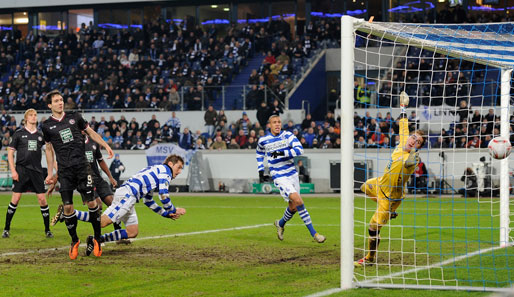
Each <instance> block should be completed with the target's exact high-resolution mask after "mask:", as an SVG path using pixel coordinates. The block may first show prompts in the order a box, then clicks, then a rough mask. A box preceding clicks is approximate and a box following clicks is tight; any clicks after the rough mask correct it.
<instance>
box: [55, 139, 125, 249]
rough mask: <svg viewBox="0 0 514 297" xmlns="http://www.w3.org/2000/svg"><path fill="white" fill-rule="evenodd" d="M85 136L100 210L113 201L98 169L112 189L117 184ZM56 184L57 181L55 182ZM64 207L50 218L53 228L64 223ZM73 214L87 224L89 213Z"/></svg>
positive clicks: (99, 152)
mask: <svg viewBox="0 0 514 297" xmlns="http://www.w3.org/2000/svg"><path fill="white" fill-rule="evenodd" d="M84 136H85V145H86V146H85V151H86V159H87V161H88V162H89V164H90V166H91V169H92V170H93V184H94V186H95V198H96V203H97V204H98V205H99V206H100V210H101V209H102V202H103V203H105V205H107V206H110V205H111V204H112V199H113V193H112V189H111V186H110V185H109V184H108V183H107V182H106V181H105V180H104V179H103V178H102V176H101V174H100V169H99V168H98V166H100V168H101V169H102V171H103V172H105V174H106V175H107V177H108V178H109V181H110V182H111V184H112V186H113V187H116V186H117V182H116V180H115V179H114V177H113V176H112V175H111V171H110V170H109V167H107V163H105V161H104V159H103V156H102V152H101V150H100V145H98V143H96V142H94V141H93V140H91V139H90V138H89V137H87V135H84ZM56 182H57V181H56ZM54 187H55V184H53V185H51V186H50V188H49V189H48V195H50V194H51V193H52V191H53V188H54ZM63 213H64V207H63V205H62V204H61V205H59V207H58V208H57V212H56V214H55V216H54V217H53V218H52V222H51V224H52V226H54V225H55V224H56V223H57V222H62V221H64V215H63ZM75 214H76V215H77V219H79V220H81V221H84V222H89V213H88V212H82V213H80V215H79V214H78V213H77V211H76V210H75ZM114 229H116V230H118V229H121V226H120V225H119V224H116V223H114ZM124 243H127V242H124Z"/></svg>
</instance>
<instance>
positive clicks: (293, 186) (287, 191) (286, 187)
mask: <svg viewBox="0 0 514 297" xmlns="http://www.w3.org/2000/svg"><path fill="white" fill-rule="evenodd" d="M273 183H274V184H275V187H277V188H278V189H279V190H280V195H282V197H283V198H284V200H285V201H286V202H288V203H289V195H291V194H292V193H299V192H300V181H299V179H298V174H293V175H291V176H283V177H279V178H275V179H274V180H273Z"/></svg>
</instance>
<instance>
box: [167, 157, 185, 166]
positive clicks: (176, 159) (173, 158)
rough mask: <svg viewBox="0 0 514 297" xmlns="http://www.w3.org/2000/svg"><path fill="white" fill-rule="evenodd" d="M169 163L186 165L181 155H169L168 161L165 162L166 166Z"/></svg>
mask: <svg viewBox="0 0 514 297" xmlns="http://www.w3.org/2000/svg"><path fill="white" fill-rule="evenodd" d="M169 162H171V163H173V164H176V163H177V162H182V164H185V163H184V159H182V157H181V156H179V155H169V156H167V157H166V160H164V164H168V163H169Z"/></svg>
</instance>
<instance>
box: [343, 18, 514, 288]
mask: <svg viewBox="0 0 514 297" xmlns="http://www.w3.org/2000/svg"><path fill="white" fill-rule="evenodd" d="M493 25H494V26H491V28H490V29H484V30H483V32H481V31H480V30H481V29H480V28H481V27H480V26H476V27H478V29H476V28H471V27H469V28H468V27H465V26H464V25H463V26H458V25H446V26H445V25H427V24H399V23H396V24H395V23H371V22H367V21H365V20H362V19H356V18H353V17H350V16H343V17H342V18H341V181H340V182H341V183H340V184H341V191H340V195H341V197H340V199H341V289H343V290H346V289H351V288H356V287H376V288H413V289H443V290H470V291H498V292H503V291H507V290H511V288H512V285H513V283H514V276H513V277H512V278H511V277H510V272H509V273H508V274H509V276H505V275H504V274H505V272H506V271H509V269H510V268H509V267H510V266H512V267H513V268H514V252H513V251H511V250H510V249H511V248H512V236H511V234H510V231H511V227H510V224H511V220H510V216H511V213H510V197H509V195H510V180H509V177H510V174H511V173H510V170H509V160H508V158H506V159H504V160H501V161H494V162H496V163H494V166H496V168H498V169H499V170H498V173H497V179H498V180H499V199H498V198H495V197H493V196H494V195H493V194H491V195H490V196H489V197H480V196H479V197H478V198H473V199H472V198H470V197H464V199H465V200H462V201H461V200H459V199H460V197H457V194H455V193H453V194H448V195H446V194H441V193H443V192H442V189H441V188H440V187H439V188H437V186H436V187H435V188H436V189H435V190H439V193H440V194H438V196H437V197H436V199H440V201H442V202H440V204H441V205H443V204H445V203H446V204H448V205H449V206H448V209H449V211H450V212H451V217H450V218H451V219H453V220H455V221H456V223H455V224H454V225H451V226H447V225H444V226H443V225H441V226H436V225H433V224H432V223H429V222H428V219H427V222H426V223H424V224H425V225H415V224H411V223H410V222H409V223H407V222H405V223H403V222H402V223H401V224H399V223H396V222H395V226H394V227H395V230H401V232H400V233H397V234H396V233H395V234H393V231H391V232H389V233H388V234H389V235H388V236H389V237H386V238H382V243H381V246H380V248H379V252H378V253H379V254H380V250H388V248H389V247H391V245H388V244H387V243H384V241H393V240H396V241H398V242H400V243H399V244H398V246H400V247H398V248H397V250H396V252H397V253H398V255H399V256H398V257H400V259H401V261H402V264H401V265H400V264H398V263H395V260H394V259H392V257H391V256H389V260H387V261H384V262H381V263H380V264H379V265H376V267H374V268H373V270H369V271H366V270H365V269H366V268H365V267H364V270H363V268H354V261H355V260H356V259H357V258H359V255H358V253H357V252H356V251H360V252H362V251H363V250H365V249H366V247H363V246H362V242H365V240H364V239H363V238H365V237H366V236H367V235H368V234H367V233H365V234H364V233H363V232H362V230H365V228H366V227H364V225H365V224H367V221H365V222H363V219H361V218H362V217H365V218H366V219H367V220H369V219H370V217H371V215H370V214H371V213H370V212H366V211H371V210H372V209H371V208H372V207H374V205H376V204H373V203H371V202H367V201H365V200H366V199H367V198H366V197H364V194H362V193H360V192H358V191H356V190H355V189H354V182H355V179H354V159H357V158H356V156H357V155H358V152H357V151H356V150H355V149H354V143H355V139H354V113H355V112H356V111H357V109H355V108H354V104H355V94H354V92H355V88H356V87H355V85H354V84H355V82H356V78H355V68H356V66H355V63H356V62H355V43H356V36H357V33H356V32H357V31H358V32H361V36H363V35H362V34H364V37H363V38H364V39H366V38H367V39H366V41H365V43H366V42H368V43H371V42H370V40H371V41H375V40H378V41H384V40H387V41H388V42H390V43H392V44H394V45H393V46H396V45H398V46H403V47H408V48H412V47H415V48H419V49H420V51H425V50H426V51H432V52H433V53H434V56H435V55H444V56H446V57H448V59H457V60H459V59H460V60H462V61H467V62H470V61H471V62H472V63H473V65H480V67H482V66H484V67H492V68H496V69H498V71H499V73H500V77H499V79H498V82H497V84H498V85H499V86H500V87H499V90H498V91H497V92H496V93H494V92H493V93H494V94H493V95H494V96H496V95H498V96H497V97H499V98H498V100H497V102H498V104H497V105H495V106H494V105H493V106H492V107H490V106H488V105H485V104H484V105H483V106H478V109H479V110H480V111H486V110H487V109H489V108H494V109H495V112H496V111H497V112H498V113H499V116H501V129H500V133H501V136H502V137H505V138H507V139H509V138H510V133H511V132H510V122H509V117H510V114H509V111H510V100H511V94H510V90H511V81H512V70H513V66H514V51H512V52H507V53H506V54H504V55H503V54H499V53H498V52H500V51H501V50H505V49H506V46H505V44H510V43H511V42H512V44H513V45H514V37H508V36H507V37H506V32H505V30H504V29H505V27H506V26H507V27H508V28H511V27H512V28H514V24H505V26H503V24H493ZM497 28H498V30H497V31H495V30H496V29H497ZM475 30H476V31H475ZM366 34H368V35H367V37H366V36H365V35H366ZM438 34H439V37H441V38H439V37H437V35H438ZM473 34H474V35H473ZM480 34H482V35H483V36H484V37H483V38H482V39H480V37H477V36H478V35H480ZM510 34H511V35H513V34H512V33H510ZM471 35H473V36H471ZM432 36H436V37H435V39H432ZM442 36H446V37H448V36H449V38H447V39H444V38H443V37H442ZM466 36H468V37H466ZM513 36H514V35H513ZM373 38H374V39H373ZM452 38H455V40H456V41H455V42H456V44H452V40H451V39H452ZM465 38H470V39H473V38H474V39H475V40H476V42H475V43H473V42H469V44H467V45H462V44H464V43H466V41H461V40H464V39H465ZM495 38H496V40H497V41H498V42H497V44H496V45H491V44H493V43H488V42H485V41H487V40H490V41H491V42H493V41H494V39H495ZM372 39H373V40H372ZM484 40H485V41H484ZM460 42H462V44H461V43H460ZM503 42H504V43H503ZM380 46H381V45H380ZM495 46H497V47H498V50H496V48H495ZM380 50H381V49H378V53H377V52H375V53H374V54H376V55H379V56H380ZM406 51H408V50H405V51H404V52H402V55H404V57H405V60H407V56H408V54H407V53H406ZM387 55H393V57H392V58H391V57H388V58H387V59H389V61H390V63H391V64H392V63H395V57H394V55H395V53H394V52H393V54H390V52H388V54H387ZM364 57H365V59H367V58H368V56H367V53H365V54H364ZM381 58H382V57H379V58H378V63H385V62H384V60H386V58H385V54H384V57H383V58H384V60H381ZM409 58H410V57H409ZM374 62H375V60H373V62H371V59H370V61H367V60H366V61H365V62H364V64H365V65H366V67H368V66H372V67H378V68H379V74H378V75H377V77H378V78H376V77H374V78H373V79H376V80H377V81H380V68H381V67H382V68H385V66H383V65H371V64H369V65H368V63H374ZM387 67H390V68H391V69H393V68H394V67H395V66H394V65H390V66H387ZM405 67H406V68H407V66H405ZM365 71H366V74H367V73H368V71H367V69H366V70H365ZM392 71H393V70H392ZM392 71H391V72H392ZM478 71H479V70H478V66H477V69H475V68H474V69H472V70H471V71H470V73H475V72H476V73H478ZM366 79H367V78H366ZM418 81H419V80H418ZM379 83H380V82H379ZM379 83H377V84H379ZM430 83H431V84H432V83H434V84H435V81H430ZM445 83H446V82H445ZM376 92H377V95H378V96H380V95H382V94H378V93H379V90H378V86H377V90H376ZM484 92H485V91H484ZM420 93H421V91H420ZM470 93H471V92H470ZM430 94H432V93H430ZM409 95H411V96H412V95H413V97H417V96H418V94H409ZM421 97H422V96H421ZM373 100H375V99H371V103H370V104H369V105H370V106H371V105H375V106H374V108H375V107H377V106H379V104H377V103H374V102H373ZM416 100H418V99H416ZM419 100H421V99H419ZM428 100H431V98H430V96H429V97H428ZM417 106H418V107H416V106H414V107H412V109H409V112H410V111H411V110H413V111H419V104H418V105H417ZM397 107H398V106H393V104H391V106H390V108H389V109H390V110H391V112H392V113H393V112H394V110H395V109H397ZM457 109H458V105H457V106H455V110H457ZM369 110H372V109H371V108H370V109H369ZM420 124H421V125H422V126H423V125H425V126H426V127H428V131H429V132H430V128H431V125H434V123H420ZM440 124H441V126H444V125H449V124H450V123H449V122H444V120H441V122H440ZM438 129H439V128H438ZM428 134H430V133H428ZM428 136H429V135H427V137H428ZM427 141H428V139H427ZM391 142H392V141H391ZM441 148H442V147H441ZM363 150H364V149H363ZM374 150H375V149H374ZM425 150H427V151H428V152H427V153H424V154H423V156H424V157H425V156H426V155H429V156H430V154H431V156H432V157H434V158H436V157H435V156H434V154H436V153H437V152H439V151H442V152H443V154H444V150H443V149H441V150H438V149H437V148H433V149H432V148H430V144H429V148H428V149H425ZM465 150H466V149H464V150H462V151H456V150H455V149H448V150H447V154H450V153H451V154H453V155H455V154H461V155H465V158H463V159H465V160H466V162H469V164H471V162H472V158H475V156H476V155H479V154H486V152H487V149H483V148H482V149H477V150H475V151H469V152H468V151H465ZM382 152H383V149H382ZM471 152H473V153H471ZM475 152H476V153H475ZM364 155H365V156H366V158H367V156H370V158H377V162H376V164H383V162H385V161H382V160H383V159H384V158H383V157H381V156H382V155H380V156H379V154H378V153H375V151H373V153H370V152H367V149H366V153H364ZM380 158H382V159H380ZM426 158H427V159H428V157H426ZM443 158H444V155H443ZM476 161H478V160H476ZM451 162H453V161H451ZM454 162H455V163H457V161H454ZM463 163H465V162H463ZM491 163H492V164H493V161H491ZM443 166H444V165H443ZM451 166H453V168H457V167H458V166H461V167H462V166H465V167H466V166H468V164H464V165H459V164H453V163H452V164H451ZM469 166H471V165H469ZM491 166H493V165H491ZM378 167H380V166H378ZM461 167H458V170H460V168H461ZM373 170H374V171H375V176H374V177H376V176H379V175H380V172H382V171H383V168H377V167H375V168H373ZM442 170H443V171H442V172H443V175H442V180H444V177H445V176H444V174H445V173H444V168H443V169H442ZM458 170H457V169H454V170H453V171H452V172H455V173H452V174H454V175H456V174H457V173H456V172H457V171H458ZM458 173H462V172H461V171H459V172H458ZM439 178H441V177H439ZM451 178H452V179H453V178H454V177H453V176H452V177H451ZM459 178H460V176H458V177H457V176H455V179H459ZM450 184H451V186H452V187H456V186H455V185H454V183H453V182H450ZM415 190H416V189H415ZM415 193H416V191H415ZM363 197H364V198H363ZM416 197H418V196H414V200H415V199H417V198H416ZM359 199H360V200H359ZM430 199H431V198H430V197H428V196H426V197H424V198H423V201H424V203H425V201H427V202H426V203H425V204H426V208H427V209H426V210H424V211H426V212H423V215H424V216H426V217H430V216H432V215H433V216H438V215H439V214H438V212H439V211H442V210H443V208H442V206H441V208H440V209H435V210H429V209H428V208H429V204H430V203H431V202H430ZM406 200H409V197H407V198H406V199H405V201H406ZM420 201H421V199H420ZM455 201H458V203H462V205H464V206H463V207H462V208H464V209H465V210H463V212H464V215H463V216H466V215H471V214H472V212H471V209H472V207H475V204H474V203H476V207H477V210H476V212H477V213H479V215H477V217H476V219H477V222H478V226H477V228H476V229H475V231H477V230H482V229H481V228H483V229H484V230H486V231H484V232H488V233H487V234H488V235H489V234H491V237H492V236H494V238H493V239H491V238H488V239H486V238H485V236H482V235H480V236H477V237H476V238H475V237H473V239H469V241H470V243H469V244H468V243H467V242H465V241H464V240H462V239H460V238H459V239H457V238H458V236H457V235H455V237H453V236H454V235H451V236H452V237H449V238H443V239H441V240H440V242H432V243H433V244H434V245H436V244H438V245H440V246H441V248H440V250H441V251H440V252H439V254H435V253H433V251H432V250H430V248H429V247H427V248H426V251H425V250H422V249H423V248H421V247H420V245H421V244H418V246H416V241H417V239H418V238H417V237H416V238H413V239H411V238H408V237H403V236H405V235H404V234H408V233H409V232H408V231H405V232H404V230H407V229H408V228H412V229H414V232H419V231H418V230H425V231H426V232H431V231H430V230H435V231H434V232H436V231H437V232H441V233H443V232H444V231H448V232H450V233H451V232H457V231H458V230H463V231H462V232H465V233H464V234H466V237H465V240H468V235H467V234H468V232H473V226H472V224H474V223H469V222H468V219H467V218H465V217H464V218H463V219H464V220H466V221H465V222H466V223H465V224H464V225H459V224H460V223H459V222H457V221H458V220H459V219H460V218H461V214H456V211H455V212H454V208H457V207H455V205H456V204H455ZM357 202H359V203H357ZM368 203H369V204H368ZM361 204H364V208H363V209H362V211H361V210H360V209H359V210H357V208H361V207H362V206H358V205H361ZM420 204H422V203H417V204H414V205H415V206H416V207H419V205H420ZM484 205H487V206H486V207H484ZM366 207H367V209H366ZM401 208H402V206H400V210H401ZM485 208H487V210H485ZM357 211H359V212H363V213H364V214H365V215H366V216H361V217H359V218H357V217H356V215H355V213H356V212H357ZM417 211H419V209H418V210H412V212H414V213H415V214H416V212H417ZM473 211H475V210H474V209H473ZM487 211H489V212H490V214H489V216H490V221H491V222H490V225H481V224H482V223H481V222H482V221H481V220H483V219H484V217H485V216H487ZM482 213H484V214H482ZM418 215H419V214H418ZM438 219H439V220H440V221H442V219H444V217H442V216H441V217H439V218H438ZM473 219H475V218H473ZM357 221H359V224H360V226H357V223H356V222H357ZM390 223H391V222H390ZM488 223H489V222H488ZM468 224H469V225H468ZM388 226H389V225H388ZM388 226H387V227H384V229H385V228H389V227H388ZM438 228H439V229H438ZM357 230H358V231H357ZM441 230H443V231H441ZM395 232H396V231H395ZM477 232H480V231H477ZM391 234H393V235H391ZM452 234H453V233H452ZM398 237H400V238H398ZM471 237H472V236H470V238H471ZM427 238H428V236H427ZM441 238H442V237H441ZM461 240H462V242H460V241H461ZM411 241H414V243H412V244H413V248H412V251H411V250H409V251H408V252H405V254H404V251H403V247H404V243H405V244H406V243H407V242H408V244H411ZM456 242H458V243H459V244H456ZM430 243H431V241H430V240H428V239H427V241H426V243H424V244H426V245H427V246H429V245H430ZM460 243H462V244H460ZM446 245H447V246H448V247H450V246H452V247H453V249H454V250H453V251H450V250H448V251H446V250H445V248H446ZM456 246H458V247H460V246H465V248H463V250H462V251H460V250H459V251H457V252H456V251H455V248H456ZM407 253H408V255H407ZM451 253H453V254H451ZM499 254H501V261H502V262H501V264H497V263H496V262H495V261H497V260H498V259H499V258H500V256H499ZM511 254H512V255H511ZM404 256H409V257H413V258H414V260H413V263H410V264H408V265H405V264H403V261H404V260H403V259H404V258H403V257H404ZM416 257H417V258H416ZM420 257H425V258H426V259H425V260H424V261H425V262H424V263H423V264H421V263H418V262H420V261H419V258H420ZM476 257H480V259H479V260H478V261H477V263H479V264H475V260H476ZM436 258H437V259H438V260H437V261H436V260H435V259H436ZM391 259H392V260H391ZM483 259H492V260H491V261H492V262H494V263H493V264H491V263H485V262H486V261H484V260H483ZM463 262H469V263H467V264H462V263H463ZM483 262H484V263H483ZM509 265H510V266H509ZM460 266H462V267H460ZM450 267H453V270H451V268H450ZM455 267H457V268H455ZM458 268H462V270H465V269H467V270H468V275H469V276H468V278H469V279H466V278H465V277H462V276H461V275H460V274H459V273H460V272H459V269H458ZM357 269H360V270H359V271H357ZM474 269H475V270H476V271H477V272H476V273H477V274H479V272H482V273H483V274H484V273H485V274H487V272H489V273H490V274H491V275H493V274H494V277H493V276H491V277H492V278H495V279H496V282H495V281H494V280H492V281H490V280H489V279H488V278H487V277H484V279H482V280H481V279H480V277H478V276H477V277H475V276H474V275H473V271H472V270H474ZM470 270H471V271H472V272H471V273H470V272H469V271H470ZM363 271H364V272H363ZM449 272H451V273H453V274H451V275H450V273H449ZM513 275H514V274H513Z"/></svg>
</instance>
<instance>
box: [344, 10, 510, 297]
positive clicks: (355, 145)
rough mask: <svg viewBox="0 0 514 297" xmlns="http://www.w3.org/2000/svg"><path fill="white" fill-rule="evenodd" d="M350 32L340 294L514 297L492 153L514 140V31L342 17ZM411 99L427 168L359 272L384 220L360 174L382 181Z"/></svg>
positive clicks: (502, 165) (505, 213)
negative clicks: (398, 291) (360, 290)
mask: <svg viewBox="0 0 514 297" xmlns="http://www.w3.org/2000/svg"><path fill="white" fill-rule="evenodd" d="M341 28H342V30H341V31H342V32H341V101H342V104H341V107H342V108H341V127H342V146H341V163H342V166H341V288H342V289H347V288H354V287H379V288H413V289H418V288H419V289H444V290H471V291H505V290H512V285H513V281H514V270H512V269H513V268H514V248H513V247H512V245H511V243H512V234H511V223H510V221H511V220H510V216H511V212H510V204H511V200H510V198H509V195H510V190H511V186H510V184H511V182H512V181H511V179H510V177H511V170H510V169H509V161H508V159H504V160H494V159H492V158H491V157H490V156H489V154H488V149H487V143H488V141H489V140H491V139H492V138H493V137H495V136H500V135H501V136H502V137H506V138H509V137H510V134H511V132H510V127H511V126H510V125H511V124H510V123H511V120H510V115H511V113H510V92H511V81H512V69H513V66H514V50H512V48H514V47H513V45H514V34H513V32H514V24H512V23H497V24H462V25H432V24H402V23H382V22H368V21H364V20H359V19H355V18H352V17H349V16H343V17H342V26H341ZM402 92H405V93H407V95H408V96H409V98H410V101H409V106H408V108H407V112H406V114H407V117H408V119H409V130H410V132H413V131H414V130H416V129H419V130H421V131H423V132H424V134H425V137H426V142H425V145H424V147H423V148H422V149H420V150H419V156H420V160H421V163H422V164H420V165H418V166H417V168H416V169H415V171H414V174H413V175H412V176H411V178H410V180H409V181H408V182H407V184H406V187H405V189H404V199H403V200H402V201H401V204H400V205H399V207H398V208H397V209H396V210H395V214H394V215H392V216H390V215H391V214H393V211H390V213H389V216H388V217H389V218H390V219H389V220H388V221H387V222H386V223H385V224H380V227H381V228H380V232H379V233H378V235H375V236H376V237H374V238H377V237H378V238H379V244H378V247H377V248H376V249H373V250H376V253H375V254H374V256H371V257H368V258H372V259H373V261H370V262H369V263H366V264H369V265H363V266H360V267H354V261H358V260H359V259H362V258H363V257H367V255H368V253H369V252H370V246H369V245H370V244H369V242H368V241H369V238H370V236H372V235H373V234H372V232H371V235H370V231H369V223H370V220H371V218H372V217H373V215H374V213H375V211H377V209H378V204H377V202H376V201H374V199H372V198H373V197H370V196H368V195H366V194H364V193H362V192H361V191H360V190H359V189H358V186H359V185H360V184H362V182H363V180H357V179H355V178H354V170H364V173H365V174H364V176H366V178H368V179H369V178H375V177H380V176H381V175H382V174H383V173H384V171H385V169H386V166H387V165H388V164H389V162H390V160H391V155H392V153H393V151H394V150H395V147H396V144H397V143H398V141H399V138H400V137H399V135H398V134H399V127H398V121H397V120H398V117H399V116H400V108H399V107H400V106H399V97H400V94H401V93H402ZM360 161H362V162H363V163H362V164H366V165H364V166H359V167H357V166H354V165H353V164H355V163H357V162H360ZM354 162H355V163H354ZM345 164H347V165H345ZM511 165H512V164H511ZM355 176H357V175H355ZM359 176H363V175H362V174H359ZM392 198H395V197H392ZM396 215H397V217H396V218H393V217H394V216H396Z"/></svg>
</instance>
